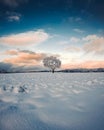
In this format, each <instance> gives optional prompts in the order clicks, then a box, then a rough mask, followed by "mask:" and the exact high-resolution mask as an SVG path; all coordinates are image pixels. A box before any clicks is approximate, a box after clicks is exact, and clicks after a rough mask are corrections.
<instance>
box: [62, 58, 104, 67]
mask: <svg viewBox="0 0 104 130" xmlns="http://www.w3.org/2000/svg"><path fill="white" fill-rule="evenodd" d="M62 68H68V69H73V68H88V69H90V68H104V61H92V60H91V61H84V62H80V63H79V62H75V63H74V62H73V63H67V64H63V65H62Z"/></svg>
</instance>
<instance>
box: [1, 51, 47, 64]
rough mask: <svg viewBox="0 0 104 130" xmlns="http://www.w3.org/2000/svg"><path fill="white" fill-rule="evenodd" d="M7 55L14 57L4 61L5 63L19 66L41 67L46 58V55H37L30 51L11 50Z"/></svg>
mask: <svg viewBox="0 0 104 130" xmlns="http://www.w3.org/2000/svg"><path fill="white" fill-rule="evenodd" d="M5 54H8V55H10V56H12V57H9V58H6V59H4V60H3V62H4V63H10V64H12V65H17V66H36V65H40V62H41V61H42V59H43V58H44V57H46V54H45V53H35V52H32V51H28V50H9V51H6V52H5Z"/></svg>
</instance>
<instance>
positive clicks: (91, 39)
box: [82, 35, 99, 42]
mask: <svg viewBox="0 0 104 130" xmlns="http://www.w3.org/2000/svg"><path fill="white" fill-rule="evenodd" d="M98 38H99V37H98V36H96V35H88V36H86V37H84V38H82V40H83V41H86V42H88V41H93V40H96V39H98Z"/></svg>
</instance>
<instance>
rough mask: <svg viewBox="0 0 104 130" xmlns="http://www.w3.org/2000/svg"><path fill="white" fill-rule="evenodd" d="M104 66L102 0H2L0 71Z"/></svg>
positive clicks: (0, 16) (0, 8)
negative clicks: (48, 65)
mask: <svg viewBox="0 0 104 130" xmlns="http://www.w3.org/2000/svg"><path fill="white" fill-rule="evenodd" d="M47 56H55V57H57V58H59V59H60V60H61V62H62V65H61V68H62V69H67V68H69V69H72V68H104V1H103V0H52V1H51V0H0V69H7V70H9V71H12V70H23V69H27V70H40V69H42V68H43V64H42V60H43V59H44V58H45V57H47Z"/></svg>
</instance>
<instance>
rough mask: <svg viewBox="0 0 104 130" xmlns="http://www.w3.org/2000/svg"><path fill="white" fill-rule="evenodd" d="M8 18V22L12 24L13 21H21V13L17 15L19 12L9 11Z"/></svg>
mask: <svg viewBox="0 0 104 130" xmlns="http://www.w3.org/2000/svg"><path fill="white" fill-rule="evenodd" d="M6 16H7V20H8V21H10V22H13V21H17V22H18V21H20V18H21V14H20V13H17V12H10V11H7V12H6Z"/></svg>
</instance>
